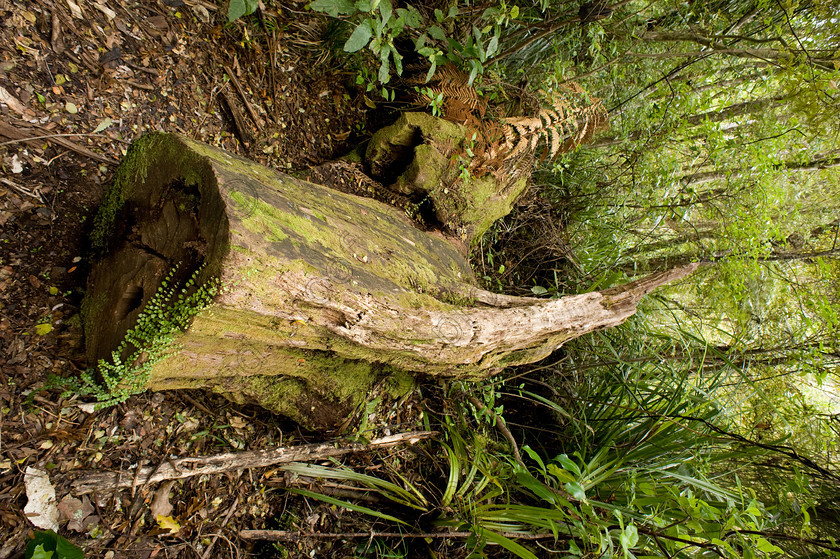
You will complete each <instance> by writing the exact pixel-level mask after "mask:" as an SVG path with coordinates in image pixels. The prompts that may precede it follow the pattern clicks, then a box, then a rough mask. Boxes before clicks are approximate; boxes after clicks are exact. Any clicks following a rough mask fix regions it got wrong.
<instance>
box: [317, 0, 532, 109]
mask: <svg viewBox="0 0 840 559" xmlns="http://www.w3.org/2000/svg"><path fill="white" fill-rule="evenodd" d="M309 7H310V8H311V9H312V10H314V11H317V12H321V13H325V14H327V15H329V16H331V17H335V18H340V19H341V20H343V21H346V22H348V23H349V24H351V25H352V29H353V30H352V32H350V35H349V37H348V38H347V40H346V41H345V43H344V47H343V49H344V51H345V52H348V53H356V52H360V51H362V49H364V48H365V47H367V50H368V51H369V52H370V53H371V55H372V58H373V61H374V64H375V65H378V70H377V71H376V73H375V74H376V77H375V79H373V78H372V77H371V76H370V75H368V73H367V72H365V71H362V72H360V74H359V78H358V80H357V81H359V83H360V84H362V83H367V88H368V91H371V90H372V89H374V87H376V83H378V84H380V85H383V86H384V85H385V84H388V83H389V82H390V81H391V76H392V69H391V64H392V63H393V72H395V73H396V74H397V75H398V76H400V75H402V72H403V65H402V61H403V57H404V56H405V53H400V51H399V48H398V44H397V43H396V42H395V41H396V39H397V38H399V37H401V36H408V38H409V39H410V40H411V42H412V43H413V45H414V50H415V52H416V53H417V54H419V55H420V56H422V57H423V58H425V59H427V60H428V62H429V70H428V74H427V76H426V81H429V79H431V77H432V76H433V75H434V73H435V71H436V69H437V67H438V66H442V65H444V64H447V63H454V64H457V65H459V66H461V67H463V68H464V69H465V70H466V71H467V72H469V84H470V85H471V84H472V83H473V81H474V80H475V78H476V77H477V76H478V75H479V74H481V73H483V72H484V65H485V64H486V63H487V62H488V61H489V60H490V59H492V57H493V56H494V55H496V54H497V53H498V51H499V40H500V37H501V33H502V30H503V28H504V27H506V26H507V25H508V24H509V23H510V22H511V21H512V20H515V19H516V18H517V17H518V15H519V8H518V7H517V6H512V7H508V6H507V4H506V3H505V2H504V1H502V2H500V3H499V4H498V5H497V6H492V7H489V8H487V9H485V10H484V11H483V12H482V14H481V16H480V17H479V18H477V19H475V20H470V19H469V18H467V17H466V16H461V15H460V10H459V8H458V6H457V5H452V6H450V7H449V9H448V10H446V11H443V10H441V9H435V10H434V12H433V16H434V19H433V20H431V21H430V20H428V19H426V18H424V17H423V15H422V14H421V13H420V11H419V10H418V9H417V8H415V7H414V6H412V5H411V4H407V5H406V7H405V8H397V9H394V8H393V6H392V4H391V0H358V1H356V2H355V3H354V2H351V1H350V0H314V1H313V2H311V3H310V4H309ZM456 37H458V38H456ZM383 95H384V96H386V97H388V95H389V94H388V93H387V89H384V88H383Z"/></svg>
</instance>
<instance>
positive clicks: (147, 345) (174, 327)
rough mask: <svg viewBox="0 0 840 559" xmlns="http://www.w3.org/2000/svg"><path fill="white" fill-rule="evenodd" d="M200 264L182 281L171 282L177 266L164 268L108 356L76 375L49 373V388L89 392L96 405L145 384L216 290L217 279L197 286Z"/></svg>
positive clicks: (67, 392) (117, 399) (136, 391)
mask: <svg viewBox="0 0 840 559" xmlns="http://www.w3.org/2000/svg"><path fill="white" fill-rule="evenodd" d="M203 269H204V268H203V267H200V268H199V269H198V270H196V271H195V272H194V273H193V275H192V276H191V277H190V279H189V280H187V281H186V283H184V285H183V286H182V287H180V288H179V287H178V286H174V285H171V283H172V279H173V277H174V275H175V273H176V272H177V267H176V268H174V269H173V270H172V271H170V272H169V274H167V276H166V278H165V279H164V280H163V281H162V282H161V285H160V288H159V289H158V290H157V292H156V293H155V295H154V296H153V297H152V299H151V300H150V301H149V302H148V303H147V304H146V306H145V308H144V309H143V311H142V312H141V313H140V315H139V316H138V317H137V323H136V324H135V325H134V328H132V329H131V330H129V331H128V332H127V333H126V335H125V338H123V341H122V343H121V344H120V345H119V347H117V349H115V350H114V351H113V352H111V359H110V361H108V360H105V359H100V360H99V363H98V364H97V366H96V368H91V369H88V370H86V371H85V372H83V373H82V374H81V375H80V378H79V379H78V380H76V379H64V378H59V377H53V378H52V379H51V380H50V382H48V383H47V388H58V387H60V388H63V389H64V390H65V392H64V394H65V395H71V394H78V395H80V396H92V397H94V398H96V400H97V401H98V403H97V407H99V408H102V407H107V406H112V405H115V404H119V403H121V402H124V401H125V400H127V399H128V398H129V397H131V396H133V395H134V394H139V393H141V392H143V391H144V390H145V389H146V384H147V383H148V380H149V376H150V375H151V372H152V368H153V367H154V365H155V364H156V363H157V362H159V361H160V360H162V359H163V358H164V357H166V356H167V355H169V354H170V353H171V352H172V350H173V347H172V346H173V342H174V340H175V336H176V335H177V334H179V333H181V332H183V331H184V330H185V329H186V327H187V326H188V325H189V323H190V321H191V320H192V318H193V317H194V316H195V315H196V314H198V312H199V311H201V310H203V309H204V308H206V307H207V305H208V304H209V303H210V301H212V299H213V297H214V296H215V295H216V293H218V290H219V285H218V281H217V280H209V281H207V282H205V283H204V284H203V285H201V286H196V284H195V282H196V278H197V277H198V275H199V274H200V273H201V271H202V270H203Z"/></svg>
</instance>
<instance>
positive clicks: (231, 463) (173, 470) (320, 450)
mask: <svg viewBox="0 0 840 559" xmlns="http://www.w3.org/2000/svg"><path fill="white" fill-rule="evenodd" d="M434 434H435V432H434V431H413V432H409V433H397V434H396V435H389V436H387V437H380V438H378V439H373V440H372V441H370V442H369V443H367V444H362V443H350V444H347V443H343V444H339V443H334V442H333V443H318V444H306V445H299V446H293V447H286V448H273V449H266V450H254V451H247V452H229V453H225V454H217V455H214V456H197V457H187V458H178V459H175V460H171V461H168V462H165V463H163V464H161V465H160V466H159V467H157V466H143V467H141V468H138V469H137V470H136V471H135V472H95V473H89V474H87V475H83V476H82V477H80V478H79V479H77V480H76V481H74V482H73V483H72V486H73V494H74V495H86V494H89V493H93V492H97V493H106V492H110V491H114V490H117V489H126V488H129V487H131V486H132V485H133V484H134V483H135V480H138V481H139V482H140V483H141V484H153V483H158V482H161V481H166V480H175V479H186V478H190V477H194V476H200V475H212V474H221V473H224V472H231V471H234V470H244V469H249V468H264V467H266V466H276V465H277V464H288V463H290V462H311V461H315V460H324V459H326V458H336V457H339V456H346V455H347V454H353V453H356V452H365V451H370V450H375V449H381V448H389V447H392V446H396V445H400V444H409V445H413V444H416V443H418V442H419V441H422V440H425V439H428V438H430V437H432V435H434ZM337 444H338V446H336V445H337Z"/></svg>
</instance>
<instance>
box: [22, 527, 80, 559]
mask: <svg viewBox="0 0 840 559" xmlns="http://www.w3.org/2000/svg"><path fill="white" fill-rule="evenodd" d="M23 556H24V558H25V559H84V556H85V552H84V551H83V550H82V549H81V548H80V547H78V546H75V545H73V544H72V543H70V542H69V541H67V540H66V539H64V538H62V537H61V536H59V535H58V534H56V533H55V532H53V531H52V530H47V531H46V532H42V531H40V530H37V531H36V532H35V537H33V538H32V539H31V540H30V541H29V543H28V544H27V545H26V551H25V552H24V554H23Z"/></svg>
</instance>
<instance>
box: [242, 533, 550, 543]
mask: <svg viewBox="0 0 840 559" xmlns="http://www.w3.org/2000/svg"><path fill="white" fill-rule="evenodd" d="M472 535H473V532H422V533H416V532H414V533H412V532H408V533H401V532H344V533H336V534H333V533H322V532H310V533H306V532H298V531H297V530H240V531H239V537H240V538H242V539H243V540H261V541H270V542H289V541H291V542H295V541H298V540H300V539H304V538H323V539H350V538H469V537H470V536H472ZM499 535H501V536H504V537H506V538H510V539H512V540H543V539H547V538H551V539H554V534H523V533H520V532H499Z"/></svg>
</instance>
